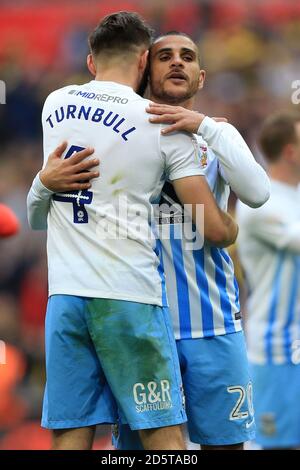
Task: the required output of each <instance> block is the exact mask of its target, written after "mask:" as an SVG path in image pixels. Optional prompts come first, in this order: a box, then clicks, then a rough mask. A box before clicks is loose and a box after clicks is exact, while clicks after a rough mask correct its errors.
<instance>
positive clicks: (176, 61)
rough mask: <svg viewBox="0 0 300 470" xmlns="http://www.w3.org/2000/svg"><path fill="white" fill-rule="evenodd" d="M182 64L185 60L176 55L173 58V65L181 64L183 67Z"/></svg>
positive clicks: (178, 65)
mask: <svg viewBox="0 0 300 470" xmlns="http://www.w3.org/2000/svg"><path fill="white" fill-rule="evenodd" d="M182 65H183V61H182V59H181V57H180V55H176V56H174V57H173V60H172V62H171V66H172V67H180V66H181V67H182Z"/></svg>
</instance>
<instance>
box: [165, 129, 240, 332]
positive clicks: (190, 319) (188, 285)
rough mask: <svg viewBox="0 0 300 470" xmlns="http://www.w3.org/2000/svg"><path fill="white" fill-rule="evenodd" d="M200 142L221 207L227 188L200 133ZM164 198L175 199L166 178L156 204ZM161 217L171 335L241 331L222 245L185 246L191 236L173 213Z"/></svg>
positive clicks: (231, 273)
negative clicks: (166, 216) (170, 216)
mask: <svg viewBox="0 0 300 470" xmlns="http://www.w3.org/2000/svg"><path fill="white" fill-rule="evenodd" d="M199 144H200V147H199V156H200V162H202V166H204V170H205V173H206V178H207V181H208V184H209V186H210V188H211V190H212V192H213V193H214V195H215V197H216V200H217V202H218V205H219V206H220V207H221V208H222V209H224V210H226V208H227V201H228V196H229V192H230V188H229V186H228V184H227V183H226V182H225V181H224V179H223V177H222V176H221V174H220V166H219V161H218V159H217V157H216V155H215V154H214V152H212V151H211V150H209V149H207V146H206V144H205V143H204V142H203V141H202V139H200V138H199ZM200 164H201V163H200ZM168 203H169V204H172V203H173V204H178V205H179V204H180V203H179V201H178V199H177V197H176V194H175V192H174V190H173V187H172V185H171V184H170V183H166V185H165V186H164V188H163V195H162V200H161V204H168ZM165 219H166V218H165ZM166 220H167V225H168V229H169V237H167V236H166V228H165V225H166V223H164V217H163V215H162V216H161V219H160V230H161V231H162V230H164V233H163V236H161V260H162V264H163V268H164V271H165V277H166V286H167V293H168V300H169V306H170V311H171V316H172V321H173V326H174V330H175V337H176V338H177V339H186V338H202V337H208V336H216V335H223V334H227V333H234V332H236V331H240V330H241V329H242V325H241V319H240V318H241V316H240V305H239V293H238V285H237V282H236V279H235V276H234V267H233V263H232V260H231V259H230V256H229V255H228V253H227V252H226V250H224V249H220V248H215V247H212V246H210V245H208V244H206V243H204V245H203V247H202V248H195V249H186V247H187V243H190V239H189V237H187V236H185V235H186V234H185V231H184V230H182V223H181V222H180V221H179V222H178V221H176V218H175V219H174V220H171V223H170V218H167V219H166ZM179 232H180V234H181V237H180V236H179V235H178V233H179ZM161 233H162V232H161Z"/></svg>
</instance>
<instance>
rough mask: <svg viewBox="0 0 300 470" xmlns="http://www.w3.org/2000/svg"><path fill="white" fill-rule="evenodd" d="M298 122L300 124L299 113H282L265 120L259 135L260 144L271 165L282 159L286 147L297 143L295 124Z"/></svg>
mask: <svg viewBox="0 0 300 470" xmlns="http://www.w3.org/2000/svg"><path fill="white" fill-rule="evenodd" d="M298 122H300V113H299V112H298V111H281V112H278V113H275V114H272V115H271V116H269V117H268V118H267V119H266V120H265V122H264V123H263V125H262V129H261V132H260V135H259V143H260V146H261V149H262V151H263V153H264V155H265V157H266V159H267V161H268V162H269V163H274V162H276V160H278V159H279V158H280V156H281V153H282V151H283V149H284V147H285V145H287V144H293V143H296V142H297V135H296V129H295V124H297V123H298Z"/></svg>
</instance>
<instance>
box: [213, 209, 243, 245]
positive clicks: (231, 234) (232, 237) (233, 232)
mask: <svg viewBox="0 0 300 470" xmlns="http://www.w3.org/2000/svg"><path fill="white" fill-rule="evenodd" d="M220 214H221V217H222V220H223V222H224V225H225V227H226V232H227V236H226V237H224V240H223V242H222V243H220V244H219V245H217V246H219V247H221V248H226V247H227V246H230V245H232V244H233V243H234V242H235V241H236V239H237V236H238V233H239V227H238V224H237V223H236V222H235V220H234V219H233V218H232V217H231V215H230V214H228V213H227V212H223V211H221V210H220Z"/></svg>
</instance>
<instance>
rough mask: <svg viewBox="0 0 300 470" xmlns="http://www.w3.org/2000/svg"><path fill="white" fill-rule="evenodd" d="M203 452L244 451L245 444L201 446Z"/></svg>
mask: <svg viewBox="0 0 300 470" xmlns="http://www.w3.org/2000/svg"><path fill="white" fill-rule="evenodd" d="M201 450H244V443H243V442H242V443H241V444H232V445H228V446H201Z"/></svg>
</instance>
